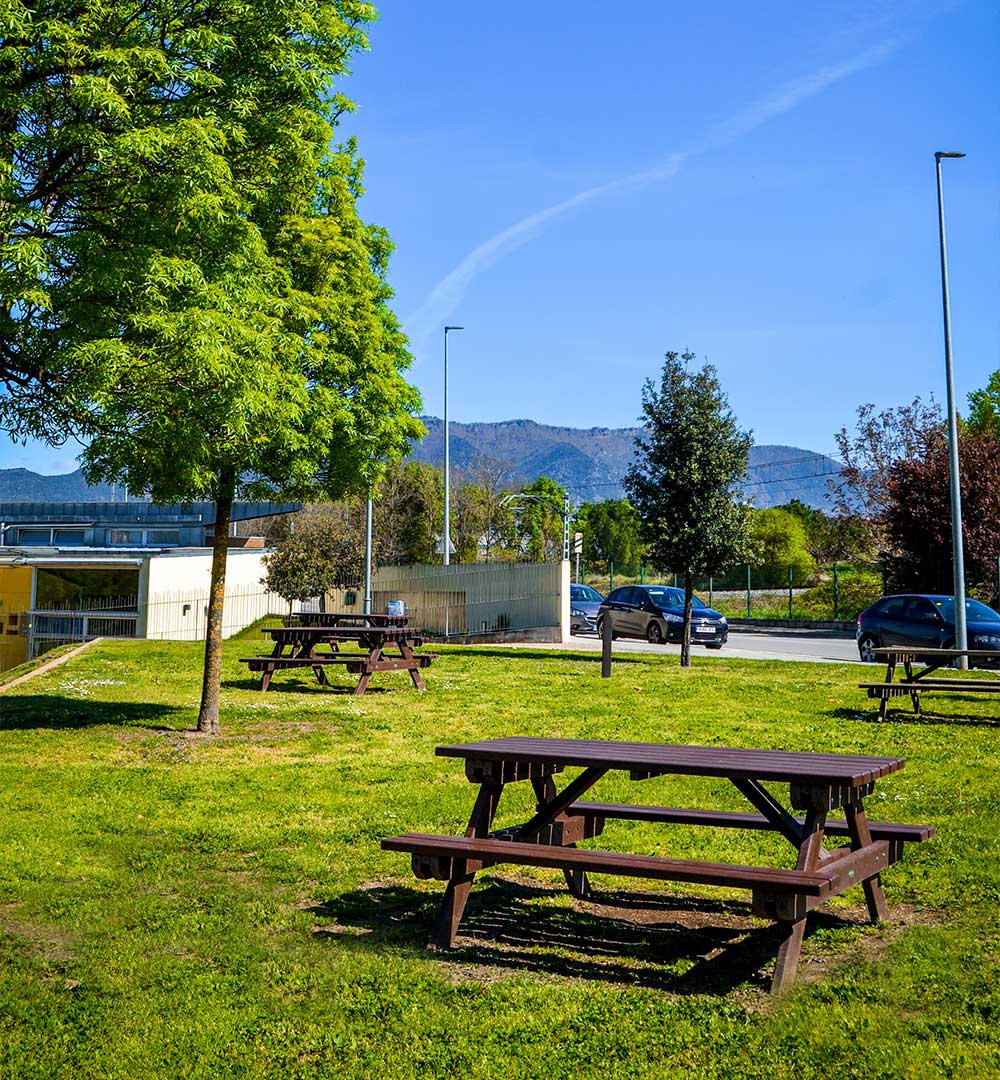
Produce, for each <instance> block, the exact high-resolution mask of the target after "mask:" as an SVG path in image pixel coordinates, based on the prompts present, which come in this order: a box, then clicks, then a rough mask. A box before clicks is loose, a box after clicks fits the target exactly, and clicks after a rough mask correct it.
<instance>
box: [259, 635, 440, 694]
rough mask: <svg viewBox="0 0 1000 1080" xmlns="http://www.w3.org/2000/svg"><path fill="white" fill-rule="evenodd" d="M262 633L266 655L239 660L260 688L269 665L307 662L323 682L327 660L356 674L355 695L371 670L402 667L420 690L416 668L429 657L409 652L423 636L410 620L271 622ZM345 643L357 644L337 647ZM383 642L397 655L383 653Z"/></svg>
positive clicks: (277, 667)
mask: <svg viewBox="0 0 1000 1080" xmlns="http://www.w3.org/2000/svg"><path fill="white" fill-rule="evenodd" d="M352 618H353V616H352ZM264 633H266V634H268V635H269V636H270V637H271V638H272V639H273V640H274V648H273V649H272V651H271V653H270V655H269V656H250V657H245V658H243V659H242V660H241V661H240V663H241V664H247V665H248V666H249V668H250V670H251V671H259V672H260V673H261V680H260V688H261V690H262V691H264V690H267V688H268V686H270V684H271V677H272V675H273V674H274V673H275V671H280V670H285V669H288V668H293V669H294V668H300V669H301V668H311V669H312V670H313V672H314V673H315V675H316V679H317V681H318V682H319V684H320V685H321V686H325V685H327V678H326V671H325V669H326V667H327V666H328V665H330V664H341V665H343V666H344V668H345V670H346V671H348V672H349V673H351V674H355V675H358V676H360V678H359V679H358V683H357V686H356V687H355V688H354V694H355V696H356V697H361V695H362V694H364V692H365V691H366V690H367V689H368V683H369V680H370V679H371V677H372V675H374V674H376V673H377V672H382V671H408V672H409V673H410V678H411V679H412V680H413V685H414V686H415V687H416V688H417V689H418V690H423V689H425V687H424V681H423V679H422V678H421V677H420V669H421V668H425V667H428V666H429V665H430V663H431V661H432V660H434V659H435V657H434V656H433V655H431V654H428V653H423V654H419V655H418V654H416V653H414V651H413V650H414V649H415V648H417V647H419V646H420V645H422V644H423V638H422V636H421V631H420V630H419V629H417V628H415V627H410V626H400V625H396V624H386V623H382V624H380V625H377V626H365V625H364V624H359V623H352V622H351V621H350V620H348V621H347V622H345V623H336V622H335V623H333V624H332V625H303V624H301V623H300V624H295V625H292V626H272V627H267V628H266V629H265V630H264ZM351 644H353V645H356V646H357V649H351V650H349V649H343V648H341V646H343V645H351ZM389 648H392V649H394V650H395V652H396V653H397V654H398V655H387V654H386V650H387V649H389Z"/></svg>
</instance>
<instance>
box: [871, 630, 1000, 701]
mask: <svg viewBox="0 0 1000 1080" xmlns="http://www.w3.org/2000/svg"><path fill="white" fill-rule="evenodd" d="M875 655H876V656H883V657H885V660H886V669H885V679H884V680H883V681H882V682H871V683H859V684H858V686H859V689H861V690H867V692H868V696H869V697H870V698H879V699H880V700H879V706H878V715H879V719H880V720H884V719H885V714H886V709H887V708H888V705H889V698H894V697H903V696H905V695H909V697H910V700H911V701H912V702H913V711H914V712H915V713H919V712H920V695H921V694H922V693H926V692H927V691H928V690H933V691H934V692H935V693H951V694H996V693H1000V679H976V678H970V677H969V676H967V675H953V676H950V677H948V678H935V677H934V672H935V671H940V670H941V668H946V667H951V666H952V665H953V663H954V661H955V660H957V659H958V658H959V657H960V656H965V657H968V658H969V659H970V660H991V661H992V662H993V663H994V664H997V663H1000V653H998V652H997V650H996V649H935V648H924V647H923V646H913V645H905V646H903V645H890V646H887V647H885V648H881V649H875ZM914 664H923V665H924V666H923V667H921V668H919V669H918V670H914V667H913V665H914ZM900 667H901V668H902V674H901V675H900V676H899V681H898V682H893V681H892V680H893V676H894V675H895V674H896V671H897V669H898V668H900Z"/></svg>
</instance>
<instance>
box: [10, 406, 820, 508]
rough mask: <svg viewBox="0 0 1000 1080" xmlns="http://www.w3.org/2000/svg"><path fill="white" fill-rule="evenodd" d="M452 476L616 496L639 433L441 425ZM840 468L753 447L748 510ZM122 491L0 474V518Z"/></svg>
mask: <svg viewBox="0 0 1000 1080" xmlns="http://www.w3.org/2000/svg"><path fill="white" fill-rule="evenodd" d="M422 419H423V422H424V424H425V425H426V427H427V436H426V438H425V439H424V440H423V441H422V442H421V443H420V444H419V445H418V446H417V447H415V448H414V451H413V454H412V455H411V458H412V459H413V460H416V461H426V462H429V463H430V464H432V465H436V466H438V467H441V466H443V465H444V424H443V422H442V421H441V420H439V419H438V418H437V417H434V416H425V417H422ZM448 428H449V432H448V442H449V456H450V458H451V466H452V469H453V476H455V475H457V474H465V475H468V476H473V475H474V474H475V472H476V470H477V469H480V468H482V467H484V466H487V467H489V468H490V470H491V471H501V472H503V474H504V480H505V481H506V482H507V483H508V484H510V485H512V486H513V485H520V484H522V483H531V481H533V480H536V479H537V478H538V477H539V476H548V477H550V478H551V479H553V480H555V481H557V482H558V483H560V484H562V485H563V486H564V487H565V488H566V489H567V490H568V491H569V494H570V498H571V499H572V500H573V501H574V502H598V501H600V500H601V499H617V498H621V497H622V495H623V494H624V492H623V489H622V477H623V476H624V475H625V472H626V471H627V469H628V467H629V465H630V464H631V461H632V456H633V452H634V449H635V437H636V435H638V434H639V431H640V429H639V428H571V427H552V426H550V425H547V424H538V423H536V422H535V421H534V420H505V421H501V422H499V423H491V424H486V423H483V424H457V423H454V422H451V423H449V425H448ZM840 469H841V466H840V463H839V462H837V461H835V460H834V459H833V458H830V457H827V456H826V455H824V454H817V453H814V452H813V451H811V450H803V449H801V448H799V447H796V446H755V447H753V448H752V450H751V451H750V471H749V475H748V478H747V482H746V485H745V492H746V496H747V498H748V499H750V500H751V501H752V502H753V504H754V505H755V506H758V507H767V506H780V505H782V504H783V503H787V502H789V501H790V500H791V499H798V500H800V501H801V502H803V503H805V504H806V505H808V506H813V507H816V508H817V509H821V510H827V509H829V508H830V505H831V496H830V492H829V481H830V480H831V479H833V478H834V477H835V476H836V475H837V474H838V473H839V472H840ZM116 498H117V499H122V498H123V492H122V490H121V489H120V488H119V489H117V491H116V490H115V489H114V488H113V487H112V486H111V485H109V484H99V485H96V486H94V487H90V486H88V485H87V483H86V482H85V481H84V479H83V476H82V474H81V473H80V471H79V470H77V471H76V472H72V473H64V474H62V475H59V476H43V475H41V474H39V473H36V472H32V471H31V470H30V469H0V515H2V513H3V504H4V503H9V502H111V501H114V500H115V499H116Z"/></svg>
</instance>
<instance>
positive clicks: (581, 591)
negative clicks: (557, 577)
mask: <svg viewBox="0 0 1000 1080" xmlns="http://www.w3.org/2000/svg"><path fill="white" fill-rule="evenodd" d="M569 598H570V600H571V601H573V602H574V603H577V604H587V603H593V604H599V603H600V602H601V601H602V600H603V599H604V597H603V596H601V594H600V593H599V592H598V591H597V590H596V589H592V588H591V587H590V586H589V585H571V586H570V588H569Z"/></svg>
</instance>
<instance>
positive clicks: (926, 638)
mask: <svg viewBox="0 0 1000 1080" xmlns="http://www.w3.org/2000/svg"><path fill="white" fill-rule="evenodd" d="M965 625H966V630H967V636H968V642H969V648H970V649H996V650H997V659H996V660H993V658H992V657H988V658H987V657H982V658H978V659H977V660H976V664H975V666H976V667H1000V614H998V613H997V612H995V611H994V610H993V608H991V607H987V606H986V604H981V603H980V602H979V601H978V600H966V601H965ZM857 639H858V654H859V655H860V657H861V659H862V660H864V661H865V662H866V663H872V662H873V661H874V660H875V650H876V649H878V648H880V647H884V646H886V645H926V646H927V647H928V648H931V649H953V648H954V647H955V599H954V597H952V596H933V595H930V594H925V593H904V594H901V595H898V596H882V597H879V599H878V600H876V601H875V603H874V604H872V605H871V607H867V608H865V610H864V611H862V612H861V614H860V615H859V616H858V627H857Z"/></svg>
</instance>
